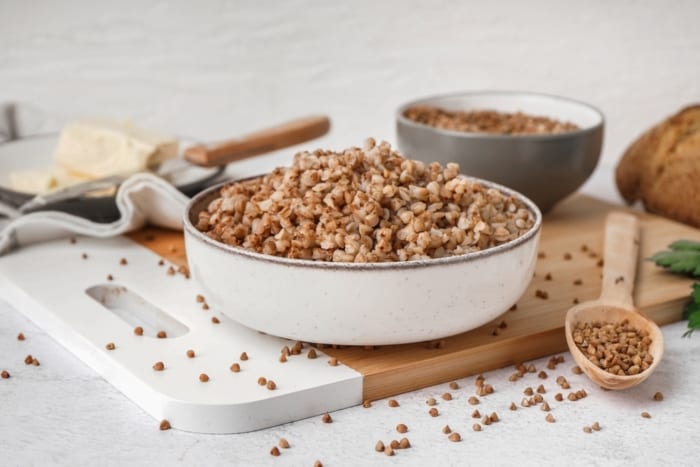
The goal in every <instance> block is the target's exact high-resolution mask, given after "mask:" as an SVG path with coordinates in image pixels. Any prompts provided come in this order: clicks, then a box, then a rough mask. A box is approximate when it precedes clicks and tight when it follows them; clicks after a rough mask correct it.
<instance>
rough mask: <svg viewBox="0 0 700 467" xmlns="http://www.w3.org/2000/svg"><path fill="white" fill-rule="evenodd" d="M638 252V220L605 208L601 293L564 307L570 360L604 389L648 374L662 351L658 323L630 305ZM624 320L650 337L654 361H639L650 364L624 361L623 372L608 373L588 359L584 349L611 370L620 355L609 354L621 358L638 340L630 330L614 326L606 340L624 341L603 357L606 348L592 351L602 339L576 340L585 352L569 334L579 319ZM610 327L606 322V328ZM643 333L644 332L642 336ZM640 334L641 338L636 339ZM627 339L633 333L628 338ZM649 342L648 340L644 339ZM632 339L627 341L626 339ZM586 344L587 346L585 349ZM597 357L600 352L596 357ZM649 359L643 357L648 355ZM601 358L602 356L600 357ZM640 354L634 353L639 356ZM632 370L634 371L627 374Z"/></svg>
mask: <svg viewBox="0 0 700 467" xmlns="http://www.w3.org/2000/svg"><path fill="white" fill-rule="evenodd" d="M638 255H639V222H638V221H637V218H636V217H635V216H633V215H631V214H626V213H621V212H613V213H610V214H609V215H608V217H607V219H606V222H605V250H604V267H603V286H602V291H601V294H600V298H599V299H597V300H593V301H589V302H584V303H581V304H579V305H576V306H574V307H573V308H571V309H570V310H569V311H568V312H567V313H566V321H565V326H564V327H565V331H566V342H567V344H568V345H569V350H570V351H571V354H572V355H573V357H574V360H575V361H576V363H577V364H578V366H579V367H580V368H581V369H582V370H583V372H584V373H585V374H586V375H588V377H589V378H590V379H591V380H593V382H595V383H596V384H598V385H599V386H602V387H604V388H607V389H627V388H630V387H632V386H635V385H637V384H639V383H641V382H642V381H644V380H645V379H647V378H648V377H649V375H651V373H652V372H653V371H654V370H655V369H656V367H657V365H658V364H659V362H660V361H661V357H662V356H663V352H664V341H663V335H662V334H661V330H660V329H659V327H658V326H657V325H656V323H654V322H653V321H651V320H650V319H649V318H647V317H646V316H644V315H643V314H642V313H641V312H640V311H639V310H638V309H637V308H636V307H635V306H634V302H633V298H632V291H633V288H634V278H635V273H636V269H637V257H638ZM624 320H627V322H628V323H629V325H630V326H631V327H633V328H636V330H638V331H639V334H640V335H641V336H646V337H648V338H649V339H651V343H650V344H649V348H648V351H647V352H648V353H649V354H651V356H652V357H653V362H648V361H647V363H646V364H645V365H644V366H646V365H649V366H648V368H646V369H641V367H640V365H637V367H638V368H634V369H632V370H630V369H629V368H624V366H627V365H628V364H629V367H630V368H631V367H632V366H633V365H634V364H635V363H634V362H628V361H626V362H625V363H624V365H623V368H622V370H623V372H624V373H627V374H624V375H620V374H613V373H611V372H610V371H608V370H606V369H603V368H601V367H600V366H599V365H597V364H595V363H594V362H592V361H591V360H590V359H589V358H588V357H587V355H590V356H591V357H592V358H593V359H595V360H597V361H598V362H599V363H601V365H603V366H605V367H607V368H608V369H611V368H612V367H615V365H617V367H616V368H615V370H614V371H620V368H619V366H620V365H619V359H618V360H616V361H615V362H612V361H611V358H610V355H614V354H616V352H621V354H620V357H621V358H622V359H624V360H627V359H628V358H632V357H633V355H630V354H634V353H635V351H629V350H626V349H628V348H629V347H634V344H635V343H637V342H638V341H639V339H637V338H636V337H635V336H633V335H632V334H628V333H626V334H624V335H622V336H620V335H619V334H616V333H615V332H612V334H613V335H614V338H613V339H610V340H608V343H613V345H614V341H615V340H617V338H618V337H621V339H622V340H627V342H624V343H622V344H621V345H619V346H618V347H617V349H612V348H609V352H610V353H609V354H608V358H607V359H606V358H605V352H603V353H602V354H601V353H598V356H596V355H595V353H596V352H594V350H593V349H595V348H597V347H598V345H603V346H604V345H605V342H604V341H605V339H599V338H596V337H591V338H590V339H587V341H588V342H583V343H582V342H581V339H580V337H579V338H578V340H579V344H582V345H583V347H584V349H586V352H585V354H584V352H582V351H581V349H579V346H578V345H577V342H576V341H575V338H574V332H575V330H576V326H577V325H578V324H579V323H581V324H586V323H588V324H593V323H614V324H620V323H624ZM611 329H612V328H610V327H609V328H608V331H610V330H611ZM641 338H643V337H641ZM641 338H640V339H641ZM629 339H632V340H631V341H630V340H629ZM647 342H648V340H647ZM627 344H631V345H629V346H628V345H627ZM591 345H593V349H591V347H590V346H591ZM589 349H591V350H590V352H589ZM601 357H602V358H601ZM647 359H648V357H647ZM601 360H607V361H606V362H605V363H603V362H602V361H601ZM639 360H640V359H639V358H635V361H636V362H639ZM628 373H636V374H628Z"/></svg>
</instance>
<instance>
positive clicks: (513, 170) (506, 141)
mask: <svg viewBox="0 0 700 467" xmlns="http://www.w3.org/2000/svg"><path fill="white" fill-rule="evenodd" d="M415 105H430V106H435V107H440V108H443V109H446V110H453V111H454V110H466V111H469V110H496V111H500V112H517V111H522V112H524V113H527V114H532V115H542V116H546V117H549V118H554V119H557V120H563V121H569V122H572V123H575V124H576V125H577V126H578V127H579V129H578V130H575V131H571V132H566V133H559V134H545V135H513V136H511V135H499V134H488V133H465V132H459V131H451V130H441V129H438V128H433V127H430V126H428V125H424V124H421V123H416V122H414V121H411V120H409V119H407V118H406V117H405V116H404V112H405V110H406V109H408V108H409V107H413V106H415ZM604 121H605V120H604V117H603V114H602V113H601V112H600V111H599V110H598V109H596V108H595V107H593V106H590V105H588V104H584V103H582V102H578V101H574V100H571V99H567V98H564V97H557V96H549V95H546V94H536V93H530V92H509V91H478V92H463V93H456V94H446V95H441V96H434V97H427V98H424V99H419V100H416V101H413V102H409V103H407V104H405V105H402V106H401V107H400V108H399V110H398V111H397V114H396V132H397V138H398V145H399V149H400V150H401V151H402V152H403V154H404V155H405V156H406V157H409V158H411V159H418V160H422V161H424V162H433V161H437V162H440V163H441V164H446V163H448V162H457V163H459V165H460V168H461V171H462V173H464V174H467V175H469V176H474V177H479V178H484V179H487V180H492V181H494V182H496V183H500V184H502V185H505V186H507V187H510V188H512V189H514V190H517V191H519V192H521V193H523V194H524V195H525V196H527V197H529V198H530V199H532V200H533V201H534V202H535V203H537V205H538V207H539V208H540V210H542V211H543V212H546V211H548V210H550V209H551V208H552V207H553V206H554V205H555V204H556V203H557V202H558V201H560V200H562V199H564V198H565V197H567V196H568V195H570V194H571V193H573V192H574V191H576V190H577V189H578V188H579V187H580V186H581V185H582V184H583V183H584V182H585V181H586V179H588V177H589V176H590V175H591V173H593V170H594V169H595V167H596V164H597V163H598V157H599V156H600V150H601V147H602V145H603V126H604Z"/></svg>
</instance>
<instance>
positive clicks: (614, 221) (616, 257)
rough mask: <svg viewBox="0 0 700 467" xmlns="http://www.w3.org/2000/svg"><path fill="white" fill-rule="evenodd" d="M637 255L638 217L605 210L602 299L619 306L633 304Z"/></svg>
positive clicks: (630, 305) (630, 306)
mask: <svg viewBox="0 0 700 467" xmlns="http://www.w3.org/2000/svg"><path fill="white" fill-rule="evenodd" d="M638 256H639V221H638V220H637V217H636V216H633V215H632V214H626V213H622V212H612V213H610V214H608V217H607V219H606V221H605V252H604V261H605V263H604V265H603V287H602V291H601V294H600V298H601V300H602V301H604V302H606V303H609V304H616V305H618V306H620V307H621V308H628V309H631V308H634V300H633V298H632V291H633V290H634V278H635V275H636V271H637V257H638Z"/></svg>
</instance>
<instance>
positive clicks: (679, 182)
mask: <svg viewBox="0 0 700 467" xmlns="http://www.w3.org/2000/svg"><path fill="white" fill-rule="evenodd" d="M615 179H616V182H617V188H618V190H619V191H620V194H621V195H622V197H623V198H625V200H626V201H627V202H628V203H630V204H631V203H634V202H635V201H638V200H641V201H642V202H643V203H644V207H645V208H646V210H647V211H650V212H653V213H657V214H661V215H663V216H666V217H669V218H671V219H675V220H677V221H680V222H684V223H686V224H690V225H693V226H695V227H700V104H698V105H693V106H689V107H686V108H684V109H683V110H681V111H680V112H678V113H677V114H675V115H673V116H671V117H669V118H667V119H666V120H664V121H663V122H661V123H659V124H658V125H656V126H654V127H653V128H651V129H649V130H648V131H647V132H646V133H644V134H642V135H641V136H640V137H639V138H638V139H637V140H636V141H635V142H634V143H632V145H631V146H630V147H629V148H628V149H627V151H626V152H625V154H624V155H623V156H622V159H621V160H620V162H619V163H618V165H617V169H616V171H615Z"/></svg>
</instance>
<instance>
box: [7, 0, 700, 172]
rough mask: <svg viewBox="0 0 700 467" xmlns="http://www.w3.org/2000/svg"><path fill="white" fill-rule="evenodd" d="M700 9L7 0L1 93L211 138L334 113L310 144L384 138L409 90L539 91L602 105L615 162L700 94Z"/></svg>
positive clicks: (606, 162)
mask: <svg viewBox="0 0 700 467" xmlns="http://www.w3.org/2000/svg"><path fill="white" fill-rule="evenodd" d="M698 18H700V2H698V1H692V0H688V1H674V2H662V1H656V2H651V1H631V0H627V1H603V0H595V1H590V0H588V1H584V2H581V1H577V2H564V1H542V0H539V1H534V0H529V1H515V0H513V1H501V2H499V1H489V2H466V1H462V2H459V1H454V2H451V1H444V0H443V1H430V2H428V1H424V2H406V1H398V0H397V1H385V2H380V1H377V0H373V1H357V2H350V1H347V2H342V1H337V2H336V1H328V0H319V1H316V0H287V1H278V2H272V1H255V2H254V1H248V2H243V1H223V0H222V1H191V2H180V3H177V2H167V1H153V0H139V1H116V2H96V1H78V2H57V1H25V0H22V1H19V0H17V1H12V0H0V100H3V99H19V100H21V101H26V102H30V103H32V104H34V105H36V106H39V107H41V108H43V109H46V110H47V111H48V112H50V113H52V114H55V115H58V116H60V117H62V118H74V117H79V116H84V115H86V114H87V115H110V116H117V117H122V116H129V117H132V118H134V119H136V120H137V121H139V122H142V123H143V124H145V125H150V126H152V127H155V128H162V129H166V130H169V131H171V132H174V133H179V134H185V135H194V136H196V137H199V138H205V139H216V138H223V137H226V136H233V135H236V134H240V133H243V132H246V131H248V130H252V129H255V128H258V127H261V126H264V125H266V124H270V123H274V122H279V121H282V120H284V119H286V118H289V117H294V116H297V115H301V114H305V113H309V112H327V113H328V114H330V115H331V116H332V118H333V122H334V128H333V133H332V134H331V135H329V136H328V137H327V138H326V141H323V142H319V143H315V144H314V146H315V145H316V144H318V145H324V146H329V147H338V148H340V147H344V146H346V145H353V144H359V143H360V142H361V141H362V139H364V137H366V136H368V135H373V136H375V137H378V138H385V139H388V140H390V141H393V140H394V127H393V112H394V109H395V108H396V107H397V106H398V105H399V104H400V103H402V102H404V101H406V100H409V99H412V98H415V97H420V96H423V95H426V94H434V93H441V92H448V91H454V90H467V89H522V90H534V91H541V92H547V93H553V94H561V95H565V96H570V97H574V98H578V99H581V100H584V101H588V102H590V103H592V104H594V105H596V106H598V107H600V108H601V109H602V110H603V112H604V113H605V114H606V116H607V135H606V142H605V147H604V153H603V161H602V163H601V166H602V168H605V167H608V168H609V167H611V166H613V165H614V163H615V161H616V160H617V158H618V157H619V155H620V153H621V151H623V150H624V148H625V146H626V145H627V144H628V143H629V142H630V141H631V140H632V139H633V138H634V137H636V136H637V134H639V133H640V132H641V130H642V129H644V128H645V127H647V126H648V125H650V124H652V123H654V122H656V121H658V120H659V119H661V118H662V117H664V116H666V115H668V114H669V113H672V112H674V111H676V110H677V109H678V108H679V107H681V106H683V105H685V104H687V103H690V102H697V101H700V27H699V26H698ZM289 155H290V153H289V151H287V152H285V153H284V154H278V155H276V156H273V157H272V158H271V159H270V162H271V163H272V162H275V163H285V162H286V161H287V160H288V158H289ZM606 177H607V178H609V173H607V175H606ZM605 183H612V182H611V181H609V180H607V179H606V181H605Z"/></svg>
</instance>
